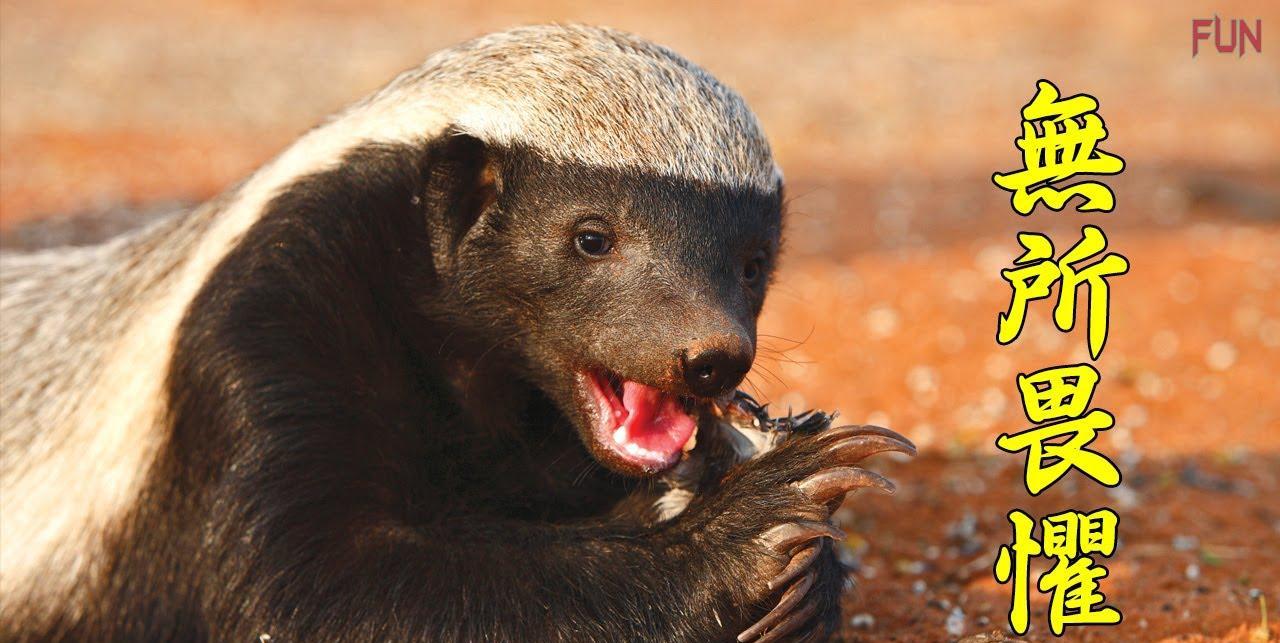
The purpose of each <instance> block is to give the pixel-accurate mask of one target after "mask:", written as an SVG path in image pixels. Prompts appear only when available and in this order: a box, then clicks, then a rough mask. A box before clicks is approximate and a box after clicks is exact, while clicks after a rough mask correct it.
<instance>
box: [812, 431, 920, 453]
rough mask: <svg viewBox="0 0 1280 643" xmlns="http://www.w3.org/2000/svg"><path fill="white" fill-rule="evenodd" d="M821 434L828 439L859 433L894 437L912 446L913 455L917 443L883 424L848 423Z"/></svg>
mask: <svg viewBox="0 0 1280 643" xmlns="http://www.w3.org/2000/svg"><path fill="white" fill-rule="evenodd" d="M820 435H821V436H822V438H823V439H824V440H827V441H832V440H843V439H845V438H852V437H855V436H859V435H878V436H881V437H886V438H893V439H894V440H897V441H898V442H901V443H902V444H905V445H906V446H908V447H910V448H911V453H912V454H913V455H914V454H915V449H916V445H915V443H914V442H912V441H911V440H908V439H907V438H906V437H905V436H903V435H902V434H901V433H898V432H897V431H894V430H893V429H886V428H884V427H882V426H875V425H874V424H846V425H844V426H838V427H835V428H833V429H827V430H826V431H823V432H822V433H821V434H820Z"/></svg>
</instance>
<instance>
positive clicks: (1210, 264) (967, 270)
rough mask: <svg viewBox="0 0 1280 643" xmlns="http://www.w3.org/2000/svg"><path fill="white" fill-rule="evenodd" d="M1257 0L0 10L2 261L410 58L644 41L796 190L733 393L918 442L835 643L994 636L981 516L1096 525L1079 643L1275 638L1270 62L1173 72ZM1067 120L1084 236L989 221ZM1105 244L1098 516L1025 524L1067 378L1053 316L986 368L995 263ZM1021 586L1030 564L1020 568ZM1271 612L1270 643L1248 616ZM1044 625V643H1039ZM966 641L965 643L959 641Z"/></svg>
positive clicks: (995, 349) (854, 514)
mask: <svg viewBox="0 0 1280 643" xmlns="http://www.w3.org/2000/svg"><path fill="white" fill-rule="evenodd" d="M1215 14H1216V15H1218V16H1220V17H1221V18H1222V19H1223V20H1224V21H1225V20H1229V19H1231V18H1247V19H1249V20H1253V19H1256V18H1261V19H1262V20H1263V23H1264V25H1268V26H1267V27H1266V34H1264V35H1265V36H1266V37H1267V38H1270V37H1271V35H1272V32H1273V31H1274V30H1276V29H1280V6H1278V5H1276V4H1275V3H1274V2H1257V3H1249V2H1232V1H1227V0H1224V1H1222V2H1216V3H1211V2H1176V1H1165V2H1150V3H1146V2H1144V3H1136V2H1135V3H1121V2H1078V1H1077V2H1043V3H1034V4H1033V3H1021V2H1007V3H995V2H992V3H937V4H923V3H922V4H909V3H900V2H887V1H886V2H859V3H850V4H845V5H819V4H816V3H794V4H785V5H784V4H781V3H779V4H772V3H762V2H732V3H728V2H726V3H710V4H700V5H697V6H693V5H690V4H688V3H684V2H667V1H660V2H651V3H646V4H644V5H625V4H622V3H612V2H560V1H557V0H544V1H541V2H534V3H528V4H524V3H513V2H507V1H506V0H501V1H496V2H495V1H490V2H477V3H467V2H449V3H441V2H414V3H402V2H392V1H388V0H362V1H360V2H327V1H326V2H314V1H303V0H284V1H280V2H271V3H260V2H255V1H252V0H206V1H203V2H189V3H174V2H158V1H157V2H149V1H146V0H120V1H116V2H110V3H103V2H88V1H84V2H78V1H62V0H59V1H54V2H11V1H7V0H6V1H4V2H0V248H3V249H5V250H7V251H11V250H13V249H15V248H30V247H39V246H45V245H52V244H61V243H86V242H90V241H92V240H96V239H100V238H102V237H103V236H105V235H109V234H112V233H114V232H116V231H119V230H122V229H125V228H127V227H131V226H133V225H136V224H137V223H138V222H139V221H142V220H146V219H149V218H153V217H156V216H162V215H163V214H165V213H168V212H172V211H174V210H175V209H180V208H182V207H184V206H185V205H189V204H193V203H198V202H200V201H202V200H204V199H207V198H209V197H211V196H213V195H215V194H217V193H218V192H220V191H221V190H223V189H225V188H227V187H228V186H230V185H232V184H233V183H234V182H235V181H237V180H239V179H241V178H243V177H244V176H246V175H247V174H248V173H249V172H251V171H252V170H253V169H254V168H255V167H256V166H258V165H259V164H261V163H263V162H264V161H266V160H268V159H269V158H270V157H271V156H272V155H273V154H275V153H276V152H278V151H279V150H281V149H282V148H283V147H284V146H286V145H288V144H289V143H290V142H291V141H292V140H293V139H294V138H296V137H297V136H298V135H299V134H301V133H302V132H303V131H305V130H306V129H308V128H309V127H310V126H312V125H314V124H315V123H317V122H318V121H319V120H320V119H321V118H323V117H324V116H325V115H326V114H328V113H330V112H333V111H335V110H337V109H339V108H341V107H343V106H344V105H345V104H347V103H349V102H351V101H353V100H355V99H357V98H359V97H361V96H363V95H364V94H366V93H368V92H370V91H372V90H373V89H375V88H377V87H378V86H380V85H381V84H382V83H384V82H385V81H387V80H389V79H390V78H391V77H392V76H393V75H394V74H396V73H397V72H399V71H401V70H402V69H405V68H407V67H412V66H415V65H416V64H418V63H419V62H420V61H421V60H422V59H423V58H425V57H426V56H427V55H428V54H430V53H431V52H433V51H435V50H437V49H440V48H443V47H447V46H449V45H451V44H454V43H457V42H459V41H461V40H465V39H467V38H470V37H473V36H476V35H479V34H482V33H485V32H488V31H493V30H497V29H502V28H507V27H511V26H514V25H519V24H524V23H531V22H546V21H579V22H588V23H597V24H606V25H610V26H614V27H619V28H623V29H627V30H629V31H633V32H637V33H639V34H642V35H645V36H647V37H650V38H652V39H654V40H656V41H658V42H660V43H663V44H666V45H668V46H670V47H672V48H673V49H675V50H676V51H679V52H680V53H682V54H684V55H685V56H687V57H688V58H690V59H692V60H693V61H695V62H697V63H699V64H701V65H703V66H704V67H706V68H707V69H709V70H710V71H711V72H712V73H714V74H715V75H717V76H718V77H719V78H721V79H722V80H724V81H725V82H727V83H728V84H730V85H732V86H733V87H735V88H737V89H738V90H739V91H740V92H741V93H742V94H743V95H744V96H745V97H746V98H747V100H748V102H749V103H750V104H751V105H752V106H753V107H754V109H755V110H756V112H757V114H758V115H759V116H760V118H761V120H762V121H763V123H764V126H765V129H766V131H767V132H768V134H769V136H770V138H771V140H772V142H773V145H774V149H775V152H776V155H777V157H778V159H779V161H780V163H781V164H782V166H783V168H784V171H785V172H786V175H787V178H788V183H789V186H788V190H789V196H790V198H791V200H790V206H789V215H788V216H789V220H788V232H787V235H788V237H787V239H788V249H787V255H786V257H785V260H784V266H783V272H782V276H781V279H780V280H779V282H778V283H777V286H776V288H775V289H774V290H773V291H772V293H771V295H770V300H769V302H768V305H767V307H766V313H765V318H764V320H763V322H762V327H761V333H762V343H763V346H764V348H763V349H762V355H761V359H760V361H759V364H758V367H757V368H756V370H755V371H753V373H752V375H751V378H750V384H749V385H748V386H747V387H746V388H747V390H748V391H750V392H752V393H754V394H757V396H758V397H760V398H763V399H766V400H769V401H771V402H772V403H773V405H774V410H775V411H782V410H785V409H787V408H791V409H794V410H797V411H799V410H802V409H807V408H810V407H819V408H823V409H837V410H839V411H840V413H841V415H842V417H843V418H844V419H845V420H848V421H851V422H872V423H877V424H883V425H887V426H890V427H893V428H895V429H897V430H898V431H900V432H902V433H904V434H906V435H908V436H909V437H911V438H912V439H913V440H915V441H916V443H917V444H919V445H921V447H922V451H921V455H920V457H918V458H916V459H914V460H912V461H910V462H907V461H899V460H894V459H892V458H882V459H881V460H880V461H879V462H877V463H876V465H875V466H877V467H878V468H880V469H881V470H882V471H884V472H886V473H887V474H888V475H890V477H892V478H893V479H894V480H896V481H897V482H898V484H899V492H898V493H897V495H895V496H892V497H876V498H873V497H870V496H866V497H858V498H856V499H854V500H853V501H851V502H850V503H848V504H847V505H846V508H845V510H844V515H843V518H844V519H845V522H846V524H847V525H848V526H849V527H850V534H851V536H850V538H849V541H848V542H847V543H845V549H846V552H845V553H846V554H847V559H848V561H849V562H850V563H851V564H852V565H853V566H854V567H855V569H856V572H855V574H854V579H855V580H856V581H857V587H858V589H857V590H856V591H854V592H851V593H850V595H849V597H848V599H847V600H848V603H847V605H846V619H847V623H846V626H845V628H844V631H843V636H844V638H845V639H846V640H851V641H882V640H897V641H938V640H948V639H951V640H954V639H961V638H968V639H969V640H970V641H979V640H999V638H1000V632H1002V631H1003V627H1002V625H1003V623H1004V622H1005V619H1006V611H1007V609H1008V600H1009V589H1008V587H1007V586H1002V585H997V584H996V583H995V582H994V581H993V579H992V574H991V564H992V561H993V559H994V555H995V552H996V550H997V548H998V546H999V544H1000V543H1002V542H1005V541H1007V540H1008V539H1009V538H1010V533H1009V527H1008V523H1007V522H1006V520H1005V514H1006V513H1007V512H1008V511H1009V510H1010V509H1012V508H1014V507H1019V508H1023V509H1026V510H1027V511H1029V512H1031V513H1032V514H1035V515H1040V514H1044V513H1050V512H1055V511H1060V510H1066V509H1072V508H1074V509H1082V510H1090V509H1093V508H1096V507H1101V506H1110V507H1113V508H1115V509H1116V510H1117V511H1118V512H1119V514H1120V516H1121V522H1120V532H1121V546H1120V549H1119V551H1118V552H1117V554H1116V555H1115V556H1114V558H1113V559H1112V560H1111V561H1110V564H1109V569H1110V572H1111V573H1110V577H1109V578H1107V579H1106V580H1104V581H1103V583H1102V590H1103V591H1104V592H1106V594H1107V596H1108V604H1110V605H1113V606H1115V607H1117V608H1119V609H1120V610H1121V611H1122V612H1123V613H1124V622H1123V623H1122V624H1121V625H1120V626H1117V627H1115V628H1084V629H1082V630H1072V631H1069V632H1068V637H1067V638H1068V639H1069V640H1140V641H1147V640H1165V639H1168V640H1179V641H1198V640H1229V641H1265V640H1267V637H1268V636H1271V637H1275V636H1277V635H1280V627H1278V626H1277V625H1276V623H1277V622H1278V621H1280V617H1278V616H1277V612H1276V608H1275V605H1276V604H1280V575H1278V573H1277V572H1280V557H1278V556H1277V553H1278V552H1280V501H1277V500H1276V498H1277V497H1280V496H1278V494H1280V480H1278V478H1280V394H1278V393H1277V391H1278V390H1280V387H1278V386H1277V379H1278V378H1280V366H1278V364H1280V63H1278V62H1277V50H1280V43H1277V42H1272V41H1270V40H1265V39H1264V42H1263V53H1262V54H1255V53H1253V52H1252V51H1250V52H1249V53H1247V54H1246V55H1244V56H1243V57H1237V56H1234V55H1225V54H1218V53H1217V52H1216V51H1214V50H1213V49H1212V47H1211V46H1209V47H1207V48H1206V47H1203V46H1202V49H1201V53H1200V55H1199V56H1197V57H1195V58H1192V56H1191V20H1192V19H1193V18H1212V17H1213V16H1214V15H1215ZM1039 78H1047V79H1049V80H1052V81H1053V82H1055V83H1056V84H1057V85H1058V86H1059V87H1060V88H1061V89H1062V91H1063V94H1064V95H1070V94H1075V93H1080V92H1085V93H1090V94H1092V95H1094V96H1096V97H1097V98H1098V99H1099V101H1100V102H1101V110H1100V114H1101V116H1102V117H1103V118H1104V119H1105V121H1106V124H1107V127H1108V129H1109V131H1110V133H1111V136H1110V138H1109V139H1108V140H1107V141H1106V142H1104V143H1103V145H1102V148H1103V149H1105V150H1107V151H1109V152H1112V153H1115V154H1119V155H1121V156H1123V157H1124V158H1125V159H1126V161H1127V163H1128V167H1127V169H1126V171H1125V172H1124V174H1123V175H1122V176H1120V177H1112V178H1110V179H1109V180H1107V183H1108V184H1109V185H1110V186H1111V187H1112V188H1113V189H1114V191H1115V192H1116V195H1117V200H1118V207H1117V209H1116V211H1115V212H1113V213H1111V214H1106V215H1096V214H1095V215H1082V214H1078V213H1074V212H1071V211H1069V210H1068V211H1066V212H1063V213H1052V212H1050V211H1048V210H1046V209H1044V208H1040V209H1039V210H1037V211H1036V213H1035V214H1033V215H1032V216H1031V217H1030V218H1028V219H1023V218H1022V217H1019V216H1018V215H1016V214H1014V212H1013V211H1012V210H1011V209H1010V206H1009V202H1008V193H1005V192H1003V191H1001V190H999V189H997V188H995V187H994V186H992V185H991V183H990V175H991V173H992V172H994V171H1010V170H1012V169H1015V168H1017V167H1020V164H1021V157H1020V155H1019V153H1018V152H1017V150H1015V148H1014V146H1013V139H1014V137H1015V136H1017V135H1018V133H1019V130H1020V124H1019V109H1020V108H1021V106H1022V105H1023V104H1025V103H1026V102H1027V101H1028V100H1029V99H1030V97H1031V95H1032V93H1033V92H1034V89H1035V81H1036V80H1037V79H1039ZM1084 223H1097V224H1101V225H1102V226H1103V228H1104V229H1105V230H1106V231H1107V234H1108V236H1109V238H1110V240H1111V250H1113V251H1116V252H1120V253H1122V254H1124V255H1126V256H1127V257H1128V258H1129V260H1130V262H1131V264H1132V268H1131V271H1130V273H1129V274H1128V275H1125V276H1123V277H1120V278H1117V279H1116V280H1114V281H1113V282H1112V284H1113V288H1112V314H1111V320H1112V321H1111V336H1110V340H1109V343H1108V345H1107V348H1106V351H1105V353H1104V354H1103V356H1102V359H1101V360H1100V361H1099V362H1098V363H1097V366H1098V368H1099V370H1100V371H1101V372H1102V382H1101V384H1100V386H1099V389H1098V394H1097V396H1096V398H1095V400H1094V407H1096V408H1104V409H1107V410H1109V411H1111V412H1112V413H1113V414H1114V415H1115V416H1116V418H1117V426H1116V427H1115V428H1114V429H1112V430H1110V431H1107V432H1105V433H1104V434H1103V436H1102V437H1101V438H1100V439H1099V441H1098V442H1097V443H1096V445H1095V446H1096V448H1097V449H1098V450H1100V451H1101V452H1103V453H1105V454H1107V455H1109V456H1111V457H1112V458H1113V459H1115V460H1116V461H1117V463H1118V464H1119V465H1120V468H1121V470H1122V471H1123V474H1124V483H1123V484H1122V485H1121V486H1120V487H1118V488H1116V489H1113V490H1106V489H1103V488H1102V487H1100V486H1098V485H1096V484H1094V483H1092V482H1091V481H1089V480H1087V479H1084V478H1081V477H1080V476H1079V475H1078V474H1070V475H1068V476H1067V477H1066V478H1065V479H1064V480H1063V481H1061V482H1060V483H1059V484H1058V485H1056V486H1055V487H1053V488H1052V489H1051V490H1049V491H1048V492H1046V493H1045V494H1043V495H1042V496H1041V497H1040V498H1037V499H1034V501H1033V499H1031V498H1029V497H1028V496H1027V494H1026V492H1025V491H1024V490H1023V488H1022V484H1021V480H1020V478H1021V474H1022V458H1021V456H1014V455H1007V454H1003V453H1001V452H999V451H997V450H996V448H995V446H994V444H993V441H994V438H995V436H996V435H998V434H1000V433H1002V432H1006V431H1007V432H1013V431H1017V430H1020V429H1022V428H1025V427H1026V425H1027V423H1026V419H1025V418H1024V417H1023V416H1022V411H1021V408H1020V400H1019V398H1018V395H1017V389H1016V386H1015V382H1014V377H1015V375H1016V374H1017V373H1018V372H1028V371H1031V370H1037V369H1040V368H1044V367H1047V366H1052V365H1058V364H1066V363H1074V362H1079V361H1084V360H1087V352H1086V347H1085V336H1084V330H1083V326H1079V327H1078V328H1077V330H1076V331H1075V332H1073V333H1061V332H1059V331H1057V330H1056V329H1055V328H1054V327H1053V325H1052V321H1051V319H1050V317H1049V312H1048V311H1049V307H1050V305H1049V304H1045V302H1040V304H1041V305H1037V304H1033V305H1032V308H1031V314H1030V317H1029V320H1028V322H1027V327H1026V330H1025V332H1024V334H1023V336H1022V338H1021V339H1020V340H1018V341H1017V342H1016V343H1015V344H1014V345H1012V346H1009V347H999V346H997V345H996V343H995V339H994V334H995V325H996V315H997V313H998V312H1000V311H1002V310H1004V307H1005V306H1006V305H1007V302H1008V297H1009V291H1008V286H1007V285H1006V284H1005V282H1004V281H1002V280H1001V278H1000V276H999V270H1000V269H1001V268H1003V267H1006V266H1008V265H1009V264H1010V263H1011V261H1012V259H1013V258H1014V257H1015V256H1016V255H1017V254H1018V248H1017V244H1016V242H1015V237H1014V235H1015V233H1016V232H1017V231H1018V230H1020V229H1032V230H1037V231H1042V232H1047V233H1049V234H1050V235H1051V236H1052V237H1053V238H1054V239H1055V240H1056V241H1057V243H1058V244H1059V248H1060V249H1062V248H1065V247H1067V246H1069V245H1070V244H1071V243H1074V241H1075V240H1076V239H1078V237H1079V229H1080V226H1081V225H1083V224H1084ZM1033 570H1034V571H1036V572H1039V571H1042V570H1043V568H1042V567H1033ZM1262 596H1265V597H1266V598H1267V599H1269V601H1270V602H1269V605H1270V608H1269V612H1270V621H1271V624H1272V625H1271V627H1270V634H1269V635H1268V634H1267V633H1266V630H1264V629H1263V628H1262V627H1260V624H1261V621H1262V613H1261V601H1260V600H1258V599H1259V597H1262ZM1046 601H1047V599H1046V598H1045V597H1043V596H1040V595H1039V594H1036V595H1034V596H1033V602H1032V606H1033V613H1032V632H1031V634H1030V636H1029V637H1028V638H1030V639H1033V640H1041V639H1046V638H1049V637H1048V634H1047V628H1046V626H1045V620H1044V619H1045V607H1046ZM984 636H985V637H986V638H983V637H984Z"/></svg>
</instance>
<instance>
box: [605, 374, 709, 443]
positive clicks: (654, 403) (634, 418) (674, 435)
mask: <svg viewBox="0 0 1280 643" xmlns="http://www.w3.org/2000/svg"><path fill="white" fill-rule="evenodd" d="M622 406H624V407H626V409H627V419H626V422H625V423H624V425H625V427H626V429H627V431H626V436H627V441H628V442H630V443H632V444H635V445H636V446H638V447H640V448H642V449H645V450H646V451H655V452H658V453H662V454H672V453H675V452H676V451H679V450H680V448H681V447H683V446H684V444H685V443H686V442H688V441H689V436H691V435H693V431H694V428H695V424H694V421H693V418H691V417H689V415H688V414H687V413H685V412H684V409H682V408H680V403H679V401H678V400H677V398H676V397H675V396H673V395H667V394H665V393H663V392H662V391H661V390H659V389H656V388H653V387H651V386H645V385H644V384H640V383H638V382H623V384H622Z"/></svg>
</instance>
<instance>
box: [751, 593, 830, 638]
mask: <svg viewBox="0 0 1280 643" xmlns="http://www.w3.org/2000/svg"><path fill="white" fill-rule="evenodd" d="M817 611H818V605H817V603H809V604H808V605H805V606H804V607H802V608H800V610H798V611H796V612H793V613H792V614H791V615H790V616H788V617H787V618H785V619H783V621H782V622H781V623H778V625H777V626H775V627H774V628H773V629H771V630H769V631H768V632H765V633H764V634H763V635H762V636H761V637H760V638H758V639H756V643H769V642H770V641H781V640H783V637H785V636H786V635H788V634H790V633H792V632H794V631H795V630H796V628H798V627H800V626H801V625H804V624H805V623H808V622H809V619H811V618H813V614H814V613H815V612H817Z"/></svg>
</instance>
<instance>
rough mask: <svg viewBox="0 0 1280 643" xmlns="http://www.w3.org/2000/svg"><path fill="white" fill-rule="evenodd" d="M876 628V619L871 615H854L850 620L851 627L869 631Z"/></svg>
mask: <svg viewBox="0 0 1280 643" xmlns="http://www.w3.org/2000/svg"><path fill="white" fill-rule="evenodd" d="M875 626H876V617H874V616H872V615H870V614H866V613H863V614H854V615H853V616H852V617H850V618H849V627H852V628H856V629H859V630H869V629H871V628H873V627H875Z"/></svg>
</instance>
